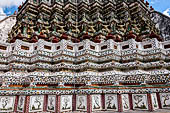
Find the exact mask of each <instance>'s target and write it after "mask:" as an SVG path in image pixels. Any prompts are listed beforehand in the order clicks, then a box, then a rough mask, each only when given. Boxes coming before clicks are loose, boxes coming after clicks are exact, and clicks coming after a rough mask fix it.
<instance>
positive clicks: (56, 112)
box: [55, 95, 58, 113]
mask: <svg viewBox="0 0 170 113" xmlns="http://www.w3.org/2000/svg"><path fill="white" fill-rule="evenodd" d="M55 103H56V104H55V113H58V111H57V107H58V95H56V102H55Z"/></svg>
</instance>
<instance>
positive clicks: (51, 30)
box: [8, 0, 163, 43]
mask: <svg viewBox="0 0 170 113" xmlns="http://www.w3.org/2000/svg"><path fill="white" fill-rule="evenodd" d="M152 11H153V8H152V7H151V8H150V7H149V4H148V2H146V3H145V2H144V0H74V1H71V0H59V1H58V0H27V1H26V2H25V3H24V4H23V5H22V6H20V7H19V12H18V15H17V23H16V25H15V26H14V27H13V29H12V31H11V33H10V34H9V39H8V42H12V43H13V42H15V40H16V39H20V40H23V41H27V42H31V43H35V42H37V41H38V40H39V39H44V40H46V41H49V42H53V43H57V42H59V41H61V40H62V39H66V40H71V41H72V42H74V43H77V42H80V41H82V40H84V39H90V40H91V41H93V42H96V43H99V42H101V41H104V40H108V39H113V40H114V41H116V42H121V41H125V40H128V39H132V38H133V39H135V40H136V41H142V39H145V38H148V37H150V38H157V39H158V40H159V41H162V40H163V38H161V37H159V35H157V34H159V30H158V29H156V28H155V24H154V23H153V22H152V21H151V17H150V14H151V12H152Z"/></svg>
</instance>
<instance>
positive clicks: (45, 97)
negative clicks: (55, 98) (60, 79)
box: [43, 95, 48, 112]
mask: <svg viewBox="0 0 170 113" xmlns="http://www.w3.org/2000/svg"><path fill="white" fill-rule="evenodd" d="M47 104H48V95H44V108H43V111H45V112H46V111H47Z"/></svg>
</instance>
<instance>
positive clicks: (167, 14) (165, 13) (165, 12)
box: [163, 8, 170, 17]
mask: <svg viewBox="0 0 170 113" xmlns="http://www.w3.org/2000/svg"><path fill="white" fill-rule="evenodd" d="M163 14H164V15H166V16H168V17H170V8H168V9H166V10H165V11H164V12H163Z"/></svg>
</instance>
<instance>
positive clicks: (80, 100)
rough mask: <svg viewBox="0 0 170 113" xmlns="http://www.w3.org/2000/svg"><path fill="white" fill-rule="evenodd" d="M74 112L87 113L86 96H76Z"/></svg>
mask: <svg viewBox="0 0 170 113" xmlns="http://www.w3.org/2000/svg"><path fill="white" fill-rule="evenodd" d="M76 110H77V111H87V96H86V95H77V97H76Z"/></svg>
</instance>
